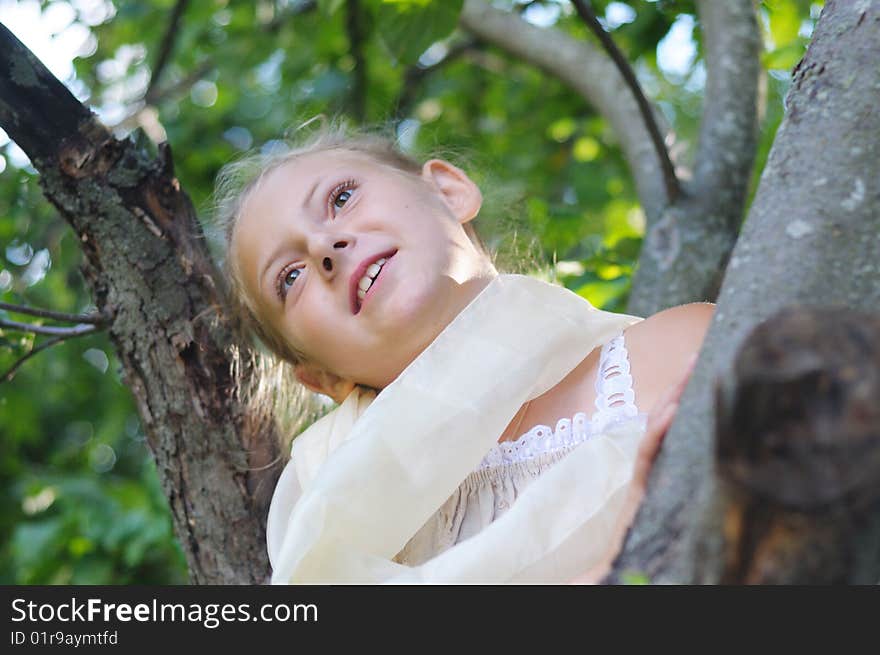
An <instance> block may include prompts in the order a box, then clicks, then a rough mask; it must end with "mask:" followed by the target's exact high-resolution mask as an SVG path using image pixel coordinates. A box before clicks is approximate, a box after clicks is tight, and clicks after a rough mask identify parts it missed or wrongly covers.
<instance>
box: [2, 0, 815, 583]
mask: <svg viewBox="0 0 880 655" xmlns="http://www.w3.org/2000/svg"><path fill="white" fill-rule="evenodd" d="M44 4H46V3H44ZM56 4H63V3H56ZM88 4H89V3H80V4H78V5H77V7H78V12H79V14H78V19H79V20H80V21H81V22H83V23H84V24H89V25H91V28H90V29H91V30H92V33H93V35H94V38H95V47H94V51H93V52H91V53H90V54H89V55H88V56H85V57H82V58H78V59H77V60H76V61H75V69H76V77H77V80H76V83H75V84H76V88H78V89H79V92H81V93H82V95H84V96H88V102H89V103H90V104H91V105H92V107H93V108H96V109H97V110H98V111H99V112H100V116H101V117H102V119H103V120H105V122H107V123H110V124H113V125H116V130H117V132H118V133H119V134H125V133H127V132H128V131H130V130H131V129H132V128H134V127H135V126H140V127H142V128H143V129H144V130H145V132H146V133H147V134H149V135H151V136H152V137H153V138H157V139H161V138H163V137H164V138H167V140H168V141H169V142H170V143H171V145H172V147H173V152H174V161H175V167H176V171H177V174H178V177H179V178H180V180H181V184H182V185H183V187H184V188H185V189H187V191H188V192H189V193H190V195H191V196H192V198H193V200H194V202H195V203H196V206H197V207H201V208H207V207H208V204H209V199H210V195H211V191H212V187H213V180H214V177H215V175H216V174H217V171H218V170H219V168H220V167H221V166H222V165H223V164H224V163H226V162H228V161H229V160H231V159H232V158H234V157H236V156H239V155H240V154H241V153H242V152H244V151H247V150H249V149H252V148H260V147H271V141H272V140H273V139H278V138H280V137H282V136H283V135H284V134H285V132H288V131H290V130H291V129H292V128H296V126H298V125H299V124H300V123H302V122H303V121H305V120H307V119H310V118H312V117H314V116H315V115H317V114H326V115H335V114H342V115H350V111H351V108H352V107H353V106H354V102H353V101H354V99H353V93H354V85H353V83H352V82H353V79H354V74H355V72H356V71H355V65H356V62H355V59H354V57H353V56H352V54H351V52H350V50H351V44H350V42H349V36H348V34H349V32H348V29H347V20H346V19H347V11H348V7H349V3H347V2H343V1H341V0H320V1H319V2H318V3H317V4H318V9H317V10H304V9H303V7H307V6H309V5H310V3H306V2H302V0H260V2H253V3H252V2H240V1H237V0H236V1H230V0H212V1H211V2H191V3H189V4H188V6H187V9H186V12H185V14H184V16H183V19H182V21H181V24H180V26H179V27H178V30H177V33H176V41H175V46H174V49H173V51H172V53H171V56H170V57H169V59H168V65H167V66H166V68H165V69H164V71H163V72H162V75H161V77H160V78H159V79H158V80H157V82H156V84H155V91H156V95H155V97H154V103H155V107H156V112H155V113H151V112H139V111H138V110H139V109H140V101H141V98H142V96H143V94H144V91H145V90H146V87H147V84H148V81H149V80H150V76H151V74H152V71H153V68H154V67H155V63H156V61H157V58H158V49H159V44H160V43H161V42H162V40H163V36H164V32H165V29H166V26H167V22H168V18H169V15H170V11H171V9H172V7H173V5H174V2H172V1H171V0H164V1H162V2H157V1H154V2H143V1H139V0H116V1H115V2H114V3H113V4H114V7H115V15H110V16H108V20H106V21H104V22H101V24H98V25H94V24H93V23H94V22H100V20H99V19H95V18H94V17H91V18H90V17H89V15H88V12H87V10H86V5H88ZM359 4H360V6H361V7H362V9H363V10H364V11H365V12H366V14H365V15H366V20H365V21H364V29H365V32H366V39H365V42H364V43H363V44H362V46H363V51H364V57H365V60H366V78H367V85H366V94H367V95H366V99H365V100H366V103H365V104H366V113H367V122H368V123H370V124H385V125H387V126H388V127H389V130H391V131H392V132H393V133H395V134H396V135H397V137H398V138H399V139H400V142H401V144H402V145H403V146H404V147H405V148H406V149H408V150H410V151H411V152H413V153H414V154H415V155H416V156H419V157H427V156H429V155H439V156H444V157H447V158H451V159H453V160H454V161H456V162H457V163H459V164H460V165H462V166H463V167H464V168H465V169H466V170H468V172H469V173H471V174H472V176H473V177H474V179H475V180H476V181H477V183H478V184H479V185H480V187H481V189H482V190H483V193H484V197H485V205H484V209H483V211H482V212H481V215H480V217H479V218H478V219H477V227H478V229H479V230H480V231H481V234H482V235H483V236H484V240H485V241H486V242H487V243H488V244H490V245H491V246H493V247H496V248H498V249H500V251H501V255H500V256H499V257H500V260H501V261H502V262H503V264H504V266H505V268H506V269H507V270H517V271H528V272H532V273H535V274H537V275H540V276H543V277H545V278H548V279H556V280H558V281H560V282H561V283H563V284H565V285H566V286H567V287H568V288H570V289H573V290H574V291H576V292H577V293H579V294H581V295H582V296H583V297H585V298H587V299H588V300H589V301H590V302H592V303H593V304H594V305H596V306H598V307H600V308H603V309H609V310H612V311H624V310H625V307H626V301H627V298H628V294H629V289H630V286H631V280H632V275H633V272H634V269H635V264H636V261H637V256H638V252H639V249H640V247H641V243H642V237H643V235H644V215H643V214H642V212H641V209H640V207H639V202H638V198H637V197H636V195H635V190H634V188H633V184H632V181H631V177H630V175H629V171H628V169H627V166H626V163H625V161H624V160H623V157H622V155H621V153H620V149H619V147H618V145H617V139H616V137H615V135H614V134H613V133H612V132H611V131H610V129H609V127H608V125H607V124H606V123H605V121H604V120H602V119H601V118H600V117H598V116H597V115H596V113H595V111H594V110H593V109H592V108H591V107H589V106H587V105H586V104H585V103H584V102H583V101H582V100H581V99H580V98H579V97H577V96H575V95H574V94H573V93H572V92H571V91H570V90H569V89H567V88H566V87H565V86H564V85H563V84H561V83H560V82H558V81H557V80H555V79H552V78H550V77H549V76H548V75H547V74H545V73H543V72H541V71H537V70H535V69H534V68H532V67H531V66H528V65H526V64H523V63H521V62H519V61H517V60H515V59H512V58H510V57H508V56H507V55H505V54H504V53H502V52H500V51H498V50H496V49H495V48H493V47H490V46H487V45H485V44H480V43H478V44H475V45H474V44H470V45H469V46H468V47H467V48H464V47H463V46H464V44H467V43H468V41H469V36H468V35H466V34H463V33H461V32H460V31H457V30H456V29H455V24H456V18H457V14H458V11H459V10H460V7H461V5H462V2H461V0H449V1H447V0H443V1H442V2H441V1H436V2H429V1H428V0H397V1H388V0H384V1H383V0H361V2H360V3H359ZM495 4H499V5H500V3H495ZM592 4H593V6H594V7H595V9H596V11H597V12H598V14H599V15H600V16H603V15H606V11H611V10H612V9H617V10H620V9H621V8H622V7H623V6H628V7H630V8H631V9H632V10H633V11H634V16H633V19H632V20H631V21H629V22H626V21H624V22H622V23H620V24H619V25H617V26H616V27H614V28H613V29H612V36H613V38H614V39H615V41H616V42H617V43H618V44H619V46H620V47H621V49H622V50H623V52H624V53H625V54H626V55H627V57H628V58H629V59H630V60H631V61H633V62H635V70H636V72H637V75H638V77H639V79H640V81H641V82H642V84H643V86H644V87H645V89H646V91H647V93H648V95H649V97H651V98H652V100H654V101H655V102H656V103H657V104H658V105H659V107H660V108H661V110H662V111H663V113H664V115H665V116H666V118H667V120H668V121H669V122H670V124H671V125H672V127H673V128H674V130H675V133H676V135H677V139H678V141H677V144H676V149H677V150H678V158H679V161H680V162H682V163H684V164H685V165H686V164H687V163H689V161H690V159H691V158H692V155H693V152H694V150H695V145H696V139H697V135H698V133H699V118H700V111H701V107H702V100H703V97H702V96H703V92H704V86H705V71H704V69H703V64H702V44H701V43H700V35H699V29H698V28H699V21H698V19H697V17H696V13H695V3H694V2H693V0H660V1H657V2H649V1H647V0H631V1H630V2H626V3H610V2H607V1H604V0H602V1H596V2H593V3H592ZM612 5H614V6H612ZM507 6H508V7H509V8H510V10H511V11H518V12H523V15H524V16H525V17H527V18H529V19H533V20H538V19H540V20H541V21H542V22H543V23H548V22H549V23H552V25H553V27H554V28H555V29H559V30H562V31H564V32H566V33H568V34H571V35H574V36H575V37H577V38H583V39H593V37H592V35H591V34H590V33H589V32H588V30H587V29H586V27H585V26H584V25H583V24H582V23H581V22H580V20H579V19H578V17H577V16H576V14H574V13H573V12H572V11H571V10H570V5H569V3H567V2H561V1H560V2H557V1H556V0H544V1H543V2H539V3H526V2H524V1H522V0H516V1H513V0H511V1H509V2H508V3H507ZM817 9H818V5H815V4H811V3H809V2H805V1H804V0H772V1H771V0H766V1H765V2H763V3H761V7H760V16H761V25H762V29H763V30H764V33H765V39H766V44H767V53H766V54H765V56H764V59H763V61H764V65H765V67H766V68H767V69H768V71H769V72H770V76H769V78H768V88H767V105H766V112H765V115H764V119H763V124H762V133H761V141H760V145H759V151H758V166H757V167H756V171H755V180H757V176H758V175H759V173H760V170H761V168H762V167H763V162H764V161H765V160H766V156H767V153H768V151H769V147H770V143H771V141H772V138H773V135H774V133H775V130H776V128H777V126H778V125H779V121H780V120H781V116H782V98H783V96H784V94H785V92H786V90H787V87H788V83H789V74H788V70H790V68H791V67H792V66H793V65H794V63H796V61H797V59H798V58H799V57H800V56H801V55H802V54H803V51H804V47H805V45H806V41H807V39H808V38H809V30H810V28H811V26H812V24H813V21H814V20H815V18H816V17H817V15H818V13H817ZM688 17H690V19H691V20H692V21H693V22H694V24H695V25H696V27H697V29H695V30H694V34H693V37H694V40H695V47H696V58H695V60H694V61H693V63H692V65H691V66H690V69H689V70H687V71H686V72H685V73H684V74H680V73H668V72H664V70H663V69H662V68H661V66H660V63H662V62H658V57H657V47H658V43H660V42H661V41H662V40H663V39H665V38H666V37H667V36H668V35H669V33H670V30H671V28H672V26H673V25H675V24H677V21H686V20H687V19H688ZM679 24H681V23H679ZM453 53H454V54H453ZM266 144H268V146H267V145H266ZM9 148H10V147H9V146H7V147H6V151H5V154H6V158H5V160H4V162H5V163H6V166H5V170H4V171H3V172H2V173H0V301H3V302H10V303H18V304H27V305H34V306H40V307H47V308H52V309H55V310H58V311H68V312H85V311H88V310H89V309H90V307H91V300H90V298H89V295H88V293H87V291H86V289H85V287H84V284H83V281H82V279H81V277H80V275H79V273H78V271H77V267H78V265H79V262H80V261H81V256H82V255H81V252H80V248H79V244H78V243H76V240H75V239H74V238H73V235H72V234H71V232H70V230H69V228H68V227H67V225H66V223H64V222H63V221H62V220H61V219H60V218H59V217H58V216H57V214H56V212H55V210H54V209H53V208H52V207H51V206H49V205H48V204H47V203H46V202H45V201H44V200H43V198H42V194H41V191H40V188H39V186H38V184H37V177H36V175H35V174H34V172H33V171H32V169H30V168H28V167H24V168H21V167H19V166H17V165H15V164H14V159H13V158H12V153H11V152H10V149H9ZM204 211H206V209H205V210H203V212H204ZM0 315H4V316H5V317H7V318H12V319H15V320H32V319H27V318H26V317H24V316H21V315H11V314H8V315H7V314H2V313H0ZM36 322H41V321H36ZM42 322H48V321H42ZM44 339H45V337H37V338H36V339H35V338H34V337H33V336H31V335H22V334H21V333H16V332H12V331H8V330H7V331H0V370H5V369H6V368H7V367H9V366H11V365H12V363H13V362H14V361H15V360H16V359H18V358H19V357H20V356H22V355H23V354H24V353H26V352H27V351H28V350H29V349H30V348H31V347H32V346H33V345H34V344H39V343H42V341H43V340H44ZM118 370H119V364H118V362H117V361H116V358H115V356H114V353H113V348H112V345H111V344H110V343H109V341H108V340H107V338H106V337H105V336H102V335H96V336H89V337H85V338H81V339H77V340H71V341H67V342H65V343H63V344H61V345H57V346H55V347H53V348H52V349H50V350H48V351H46V352H44V353H41V354H39V355H37V356H36V357H34V358H32V359H31V360H29V361H28V362H26V363H25V364H24V366H23V367H22V368H21V369H20V370H19V371H18V373H17V374H16V376H15V378H14V379H13V380H12V381H11V382H8V383H3V384H0V481H2V485H0V494H2V498H3V504H2V509H0V544H2V546H0V582H4V583H13V582H26V583H54V582H89V583H105V582H108V583H122V582H139V583H147V582H176V581H182V580H184V579H185V565H184V562H183V558H182V555H181V552H180V549H179V548H178V547H177V545H176V544H175V543H174V540H173V537H172V535H171V527H170V526H171V522H170V518H169V514H168V510H167V507H166V502H165V500H164V496H163V493H162V492H161V490H160V489H159V485H158V482H157V479H156V473H155V470H154V467H153V465H152V462H151V459H150V456H149V451H148V449H147V447H146V445H145V442H144V436H143V433H142V431H141V428H140V426H139V423H138V419H137V416H136V412H135V409H134V407H133V403H132V401H131V397H130V394H129V392H128V390H127V389H126V388H125V386H124V384H123V383H122V382H121V380H120V379H119V373H118Z"/></svg>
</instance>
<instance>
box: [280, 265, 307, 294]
mask: <svg viewBox="0 0 880 655" xmlns="http://www.w3.org/2000/svg"><path fill="white" fill-rule="evenodd" d="M301 273H302V269H301V268H291V269H289V270H287V271H282V272H281V275H280V276H279V277H278V296H279V297H280V298H281V299H282V300H284V296H286V295H287V291H288V290H289V289H290V287H292V286H293V283H294V282H295V281H296V279H297V278H298V277H299V276H300V274H301Z"/></svg>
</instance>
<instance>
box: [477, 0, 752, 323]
mask: <svg viewBox="0 0 880 655" xmlns="http://www.w3.org/2000/svg"><path fill="white" fill-rule="evenodd" d="M698 7H699V10H700V19H701V20H700V22H701V27H702V29H703V42H704V43H705V44H706V46H705V47H706V69H707V86H706V101H705V106H704V111H703V117H702V121H701V126H700V143H699V148H698V150H697V154H696V158H695V163H694V173H693V175H692V176H691V175H690V174H687V172H686V170H685V168H684V167H683V166H677V171H679V177H680V178H684V179H682V180H681V181H682V193H681V195H680V196H679V198H678V199H677V200H676V201H675V202H673V203H670V202H669V199H668V198H667V196H666V190H665V184H664V182H663V176H662V173H661V167H660V162H659V160H658V158H657V154H656V152H655V150H654V148H653V147H652V144H651V140H650V136H649V134H648V131H647V129H646V127H645V124H644V121H643V120H642V116H641V114H640V112H639V109H638V105H637V103H636V101H635V99H634V97H633V95H632V93H631V92H630V89H629V88H628V87H627V86H626V83H625V81H624V79H623V76H622V75H621V74H620V71H619V70H618V69H617V67H616V66H615V65H614V63H613V62H612V61H611V58H610V57H609V56H608V55H606V54H605V53H604V52H603V51H601V50H599V49H598V48H596V47H595V46H593V45H592V44H591V43H588V42H586V41H579V40H577V39H575V38H573V37H571V36H569V35H567V34H565V33H563V32H561V31H559V30H556V29H553V28H539V27H536V26H534V25H531V24H530V23H528V22H527V21H525V20H524V19H522V18H520V17H519V16H517V15H515V14H513V13H511V12H508V11H503V10H501V9H495V8H493V7H491V6H489V5H488V4H486V3H485V2H483V1H482V0H467V1H466V2H465V4H464V8H463V10H462V14H461V19H460V22H461V25H462V27H463V28H464V29H465V30H467V31H469V32H471V33H472V34H474V35H475V36H477V37H479V38H480V39H483V40H484V41H486V42H488V43H491V44H493V45H495V46H496V47H498V48H500V49H502V50H504V51H506V52H507V53H509V54H511V55H513V56H514V57H517V58H519V59H521V60H523V61H525V62H527V63H531V64H533V65H535V66H537V67H538V68H540V69H542V70H544V71H546V72H547V73H549V74H550V75H553V76H554V77H556V78H558V79H559V80H561V81H562V82H564V83H565V84H567V85H568V86H570V87H571V88H572V89H573V90H574V91H575V92H576V93H578V94H579V95H580V96H581V97H583V98H584V99H585V100H586V101H587V102H589V103H590V104H591V105H592V106H594V107H595V108H596V110H597V111H598V112H599V114H600V115H601V116H602V117H603V118H605V120H607V121H608V122H609V124H610V125H611V127H612V129H613V130H614V133H615V135H616V136H617V139H618V140H619V142H620V146H621V149H622V150H623V153H624V156H625V157H626V160H627V162H628V164H629V167H630V171H631V172H632V174H633V178H634V179H635V182H636V190H637V192H638V195H639V199H640V200H641V203H642V208H643V209H644V211H645V216H646V234H645V241H644V244H643V246H642V250H641V253H640V255H639V263H638V267H637V270H636V274H635V277H634V278H633V286H632V291H631V293H630V299H629V302H628V305H627V313H629V314H634V315H636V316H650V315H651V314H654V313H656V312H658V311H660V310H662V309H665V308H667V307H672V306H675V305H681V304H684V303H688V302H694V301H703V300H709V301H714V300H715V298H716V296H717V293H718V289H719V287H720V281H721V278H722V275H723V273H724V269H725V266H726V265H727V261H728V258H729V257H730V252H731V250H732V249H733V246H734V244H735V243H736V239H737V234H738V233H739V229H740V223H741V219H742V214H743V209H744V207H745V200H746V193H747V187H748V181H749V174H750V171H751V168H752V164H753V162H754V156H755V146H756V139H757V121H758V118H757V114H758V112H757V103H758V100H757V98H758V79H759V70H760V63H759V53H760V33H759V32H758V25H757V20H756V17H755V10H754V8H753V6H752V2H751V0H731V1H730V2H715V1H707V2H700V3H698ZM657 114H658V119H659V120H660V123H661V127H662V126H663V122H662V117H661V116H660V115H659V112H658V113H657ZM663 129H667V128H663ZM671 136H672V135H667V140H669V139H671ZM674 163H675V162H674Z"/></svg>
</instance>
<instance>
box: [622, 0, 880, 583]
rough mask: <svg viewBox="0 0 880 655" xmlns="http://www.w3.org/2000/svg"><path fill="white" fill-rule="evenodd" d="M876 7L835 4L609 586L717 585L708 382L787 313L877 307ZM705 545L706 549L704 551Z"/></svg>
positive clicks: (879, 101)
mask: <svg viewBox="0 0 880 655" xmlns="http://www.w3.org/2000/svg"><path fill="white" fill-rule="evenodd" d="M878 61H880V3H877V2H843V1H840V0H829V1H828V2H827V3H826V4H825V7H824V9H823V11H822V15H821V17H820V19H819V22H818V24H817V26H816V29H815V32H814V34H813V40H812V42H811V44H810V47H809V49H808V50H807V53H806V55H805V56H804V59H803V60H802V61H801V62H800V64H798V66H797V67H796V68H795V70H794V79H793V83H792V87H791V89H790V91H789V94H788V97H787V99H786V106H787V111H786V115H785V118H784V119H783V122H782V125H781V126H780V129H779V132H778V133H777V136H776V140H775V142H774V144H773V148H772V150H771V152H770V157H769V159H768V162H767V165H766V168H765V169H764V172H763V175H762V177H761V183H760V186H759V188H758V192H757V195H756V197H755V200H754V203H753V205H752V208H751V211H750V214H749V216H748V219H747V220H746V222H745V225H744V227H743V231H742V235H741V236H740V238H739V241H738V242H737V244H736V247H735V249H734V251H733V255H732V257H731V260H730V265H729V266H728V269H727V272H726V274H725V277H724V281H723V285H722V288H721V293H720V296H719V299H718V307H717V309H716V312H715V316H714V318H713V320H712V324H711V325H710V327H709V331H708V334H707V336H706V339H705V342H704V344H703V348H702V354H701V356H700V361H699V362H698V363H697V366H696V369H695V371H694V373H693V375H692V379H691V381H690V383H689V384H688V387H687V389H686V390H685V392H684V395H683V397H682V401H681V410H680V411H679V413H678V416H677V417H676V419H675V421H674V423H673V426H672V427H671V429H670V431H669V434H668V435H667V437H666V440H665V444H664V447H663V449H662V451H661V454H660V457H659V458H658V461H657V464H656V466H655V467H654V470H653V472H652V475H651V480H650V484H649V490H648V495H647V497H646V499H645V503H644V504H643V505H642V507H641V509H640V511H639V513H638V515H637V517H636V521H635V523H634V525H633V528H632V529H631V531H630V534H629V535H628V538H627V540H626V542H625V545H624V551H623V553H622V554H621V556H620V557H619V558H618V560H617V562H616V564H615V567H614V571H613V572H612V576H611V577H610V579H611V580H614V579H618V580H619V579H621V578H620V576H621V575H622V574H623V573H624V572H625V571H628V570H638V571H640V572H643V573H645V574H646V575H647V576H648V577H649V578H650V579H652V580H654V581H656V582H692V581H695V580H697V579H699V580H701V581H705V582H714V581H717V580H718V576H720V565H719V566H715V567H712V566H710V567H709V568H710V569H712V570H714V571H715V573H714V574H712V575H706V574H705V573H699V572H698V571H697V559H701V560H703V564H704V567H705V566H706V565H707V562H717V563H720V562H721V561H722V560H723V544H722V543H721V540H720V538H721V537H720V535H721V530H720V527H721V526H720V524H719V521H720V518H721V517H720V516H719V515H718V511H717V507H716V506H715V505H714V504H713V498H715V497H716V493H717V492H716V489H715V484H714V481H715V475H714V472H713V470H712V462H713V457H712V453H713V440H712V438H711V436H710V435H711V434H712V433H713V426H714V418H713V412H712V400H713V399H712V391H711V390H712V382H713V380H714V379H716V378H718V377H724V376H725V375H727V374H728V373H727V372H728V371H729V370H730V368H731V365H732V361H733V358H734V353H735V352H736V351H737V349H738V348H739V344H740V343H742V341H743V339H744V337H745V336H746V335H747V334H749V333H750V332H751V331H752V330H753V328H754V327H755V326H756V325H757V324H759V323H761V322H762V321H764V320H765V319H767V318H768V317H770V316H771V315H773V314H775V313H776V312H777V311H778V310H780V309H781V308H783V307H787V306H790V305H803V306H810V305H820V306H821V305H828V304H835V305H840V306H844V307H848V308H850V309H853V310H862V311H875V310H876V308H877V307H878V306H880V263H878V262H880V237H878V235H880V112H878V111H877V107H878V106H880V66H878V65H877V62H878ZM698 544H699V552H697V545H698Z"/></svg>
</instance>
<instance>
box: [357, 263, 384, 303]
mask: <svg viewBox="0 0 880 655" xmlns="http://www.w3.org/2000/svg"><path fill="white" fill-rule="evenodd" d="M385 262H386V259H385V258H384V257H383V258H382V259H378V260H376V262H375V263H374V264H370V265H369V266H368V267H367V271H366V273H365V274H364V276H363V277H362V278H361V279H360V280H358V291H357V297H358V299H359V300H363V299H364V298H365V297H366V295H367V291H368V290H369V289H370V287H371V286H372V284H373V280H375V279H376V276H377V275H379V271H381V270H382V264H384V263H385Z"/></svg>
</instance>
